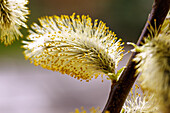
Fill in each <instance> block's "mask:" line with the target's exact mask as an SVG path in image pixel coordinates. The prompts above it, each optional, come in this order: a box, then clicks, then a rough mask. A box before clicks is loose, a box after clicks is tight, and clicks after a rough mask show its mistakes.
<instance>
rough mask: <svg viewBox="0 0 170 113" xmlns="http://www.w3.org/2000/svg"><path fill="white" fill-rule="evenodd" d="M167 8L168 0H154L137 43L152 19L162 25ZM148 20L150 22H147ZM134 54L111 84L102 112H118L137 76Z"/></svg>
mask: <svg viewBox="0 0 170 113" xmlns="http://www.w3.org/2000/svg"><path fill="white" fill-rule="evenodd" d="M169 8H170V0H154V3H153V6H152V10H151V13H150V15H149V17H148V20H147V22H146V24H145V27H144V29H143V31H142V33H141V35H140V37H139V39H138V42H137V45H140V43H141V42H143V39H144V37H146V36H148V34H149V33H150V32H149V31H148V29H147V28H148V27H149V26H150V25H152V26H155V25H154V20H156V24H157V26H160V25H162V23H163V21H164V19H165V17H166V15H167V13H168V11H169ZM148 21H149V23H150V24H149V23H148ZM136 54H137V53H136V52H134V53H132V55H131V57H130V59H129V62H128V64H127V68H126V69H125V70H124V71H123V73H122V75H121V76H120V79H119V81H118V82H116V83H114V84H112V86H111V91H110V95H109V98H108V101H107V103H106V106H105V108H104V110H103V113H104V111H106V110H108V111H110V113H120V111H121V109H122V106H123V104H124V102H125V100H126V97H127V95H128V93H129V91H130V89H131V87H132V86H133V84H134V82H135V80H136V78H137V76H134V75H135V71H136V69H135V65H136V63H135V62H133V61H132V59H133V58H134V57H135V55H136Z"/></svg>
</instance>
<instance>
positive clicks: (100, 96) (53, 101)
mask: <svg viewBox="0 0 170 113" xmlns="http://www.w3.org/2000/svg"><path fill="white" fill-rule="evenodd" d="M28 6H29V8H30V10H31V15H30V16H29V20H28V25H30V24H31V23H32V22H37V18H38V17H41V16H46V15H55V14H56V15H61V14H69V15H71V14H72V13H73V12H75V13H76V14H80V15H81V14H85V15H87V14H89V15H90V17H92V19H96V18H98V19H99V20H102V21H104V22H106V23H107V26H108V27H110V29H111V30H113V31H115V33H116V34H117V35H118V37H121V38H123V40H124V41H133V42H135V41H136V40H137V38H138V37H139V35H140V32H141V30H142V28H143V26H144V24H145V21H146V19H147V16H148V14H149V12H150V9H151V6H152V0H30V3H29V5H28ZM22 31H23V33H24V35H25V36H26V35H27V34H28V33H27V32H26V29H23V30H22ZM20 41H21V40H19V41H16V42H14V44H13V45H11V46H8V47H5V46H4V45H3V44H2V43H0V113H69V112H72V111H74V109H75V108H80V107H81V106H84V107H85V108H86V109H89V108H91V107H92V106H94V107H98V106H99V107H101V109H102V108H103V107H104V105H105V103H106V101H107V98H108V95H109V91H110V85H111V83H110V81H108V80H104V82H101V78H98V79H95V80H92V81H90V82H89V83H86V82H84V81H83V82H80V81H78V80H76V79H74V78H71V77H70V76H67V75H61V74H60V73H58V72H53V71H50V70H46V69H42V68H41V67H36V66H34V65H33V64H30V63H29V61H25V59H24V56H23V54H22V52H23V49H21V48H20V46H21V43H20ZM126 49H129V46H128V47H126ZM129 55H130V54H128V55H126V56H125V59H123V61H122V62H121V64H120V65H119V68H120V67H122V66H123V65H125V64H126V62H127V58H128V56H129Z"/></svg>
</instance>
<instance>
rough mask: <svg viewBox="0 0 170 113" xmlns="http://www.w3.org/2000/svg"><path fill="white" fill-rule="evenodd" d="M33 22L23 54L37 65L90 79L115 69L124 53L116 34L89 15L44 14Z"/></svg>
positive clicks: (81, 78) (113, 71)
mask: <svg viewBox="0 0 170 113" xmlns="http://www.w3.org/2000/svg"><path fill="white" fill-rule="evenodd" d="M39 22H40V25H38V24H36V23H34V24H33V25H32V30H30V31H29V32H30V35H29V36H28V37H27V39H28V41H23V44H24V45H23V48H24V49H26V50H25V51H24V55H25V58H26V59H29V60H30V61H31V62H32V63H34V64H35V65H40V66H41V67H43V68H46V69H50V70H53V71H59V72H61V73H63V74H68V75H70V76H72V77H75V78H77V79H80V80H86V81H89V80H91V79H92V78H93V77H95V78H97V77H98V76H99V75H103V74H108V73H115V68H117V65H118V63H119V61H120V60H121V59H122V57H123V51H124V50H123V46H122V45H123V43H121V39H117V37H116V34H115V33H114V32H112V31H110V30H109V28H108V27H106V25H105V23H103V22H102V21H100V22H99V23H98V20H97V19H96V20H95V21H94V23H92V19H91V18H90V17H89V16H85V15H82V16H81V17H80V16H79V15H75V13H74V14H73V15H71V16H67V15H61V17H59V16H50V17H47V16H46V17H42V18H40V19H39Z"/></svg>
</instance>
